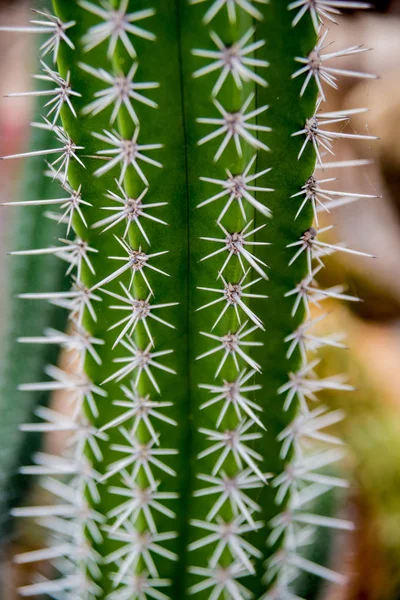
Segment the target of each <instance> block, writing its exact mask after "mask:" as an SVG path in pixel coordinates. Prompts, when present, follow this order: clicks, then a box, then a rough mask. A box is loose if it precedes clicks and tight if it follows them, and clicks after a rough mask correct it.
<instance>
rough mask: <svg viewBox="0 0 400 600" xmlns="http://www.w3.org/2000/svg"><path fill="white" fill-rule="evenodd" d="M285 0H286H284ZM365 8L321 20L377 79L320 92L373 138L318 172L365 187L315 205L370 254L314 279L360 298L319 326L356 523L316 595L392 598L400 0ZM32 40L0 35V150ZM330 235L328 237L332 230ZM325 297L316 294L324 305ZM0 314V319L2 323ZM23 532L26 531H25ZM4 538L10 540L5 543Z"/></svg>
mask: <svg viewBox="0 0 400 600" xmlns="http://www.w3.org/2000/svg"><path fill="white" fill-rule="evenodd" d="M166 1H167V0H166ZM282 1H284V0H282ZM372 3H373V5H374V9H373V10H371V11H368V12H363V13H362V14H357V15H356V14H353V13H352V12H351V11H347V12H346V13H345V14H344V16H343V17H342V18H341V19H340V21H341V26H340V27H337V26H335V25H333V24H332V26H331V28H330V32H329V36H330V41H334V42H335V45H334V48H338V49H340V48H344V47H347V46H350V45H353V44H365V45H366V46H368V47H370V48H372V49H373V51H372V52H366V53H363V54H360V55H356V56H355V57H354V58H352V57H346V59H344V60H345V61H347V64H346V66H344V64H343V59H341V63H340V66H341V67H342V68H346V67H349V68H351V69H356V70H359V71H367V72H370V73H377V74H379V76H380V79H379V80H377V81H375V80H371V81H368V80H367V81H363V80H361V83H360V82H359V81H360V80H358V81H357V80H356V79H350V78H346V79H344V80H341V81H340V92H335V93H333V94H330V95H329V96H328V106H327V107H326V109H325V108H324V110H329V111H333V110H335V111H336V110H341V109H349V108H355V107H360V106H362V107H368V108H369V109H370V111H369V112H368V113H366V114H361V115H359V116H357V117H355V118H354V119H353V121H352V127H353V128H354V130H355V131H357V132H358V133H368V134H369V133H371V134H373V135H379V136H380V138H381V139H380V140H379V141H378V142H372V143H366V142H365V141H363V142H361V143H359V144H358V143H351V144H350V143H349V142H348V141H347V140H345V141H344V142H343V143H342V144H341V145H340V144H339V145H336V146H335V150H336V158H335V160H353V159H367V161H368V164H364V165H363V166H359V167H357V168H352V169H336V170H335V169H334V168H333V169H331V170H329V172H327V174H326V175H325V174H324V175H323V176H324V177H325V176H326V177H338V181H337V182H335V189H340V190H345V191H347V192H357V193H364V194H374V195H377V196H382V197H379V198H376V199H364V200H363V199H361V200H358V201H357V202H353V203H351V204H347V205H344V206H342V207H340V208H336V209H335V210H334V211H332V213H331V214H330V215H327V214H325V213H324V214H321V225H322V226H324V225H328V224H334V225H335V227H334V228H333V229H332V231H331V232H330V238H331V239H332V241H334V242H336V241H343V240H345V241H346V244H347V245H348V246H349V247H351V248H355V249H357V250H361V251H363V252H368V253H371V254H373V255H374V256H376V257H377V258H376V260H366V259H365V258H357V257H355V256H352V255H351V256H350V255H348V254H343V253H336V254H335V255H333V256H331V257H329V260H328V261H327V262H328V263H329V264H328V267H329V268H327V269H325V270H324V271H323V272H321V273H320V283H321V285H322V286H323V287H329V286H333V285H337V284H338V283H340V284H345V285H346V288H347V290H348V293H350V294H351V295H355V296H359V297H360V298H362V299H363V301H362V302H359V303H351V305H350V304H349V305H344V304H340V305H339V304H336V305H333V304H332V306H331V307H329V312H330V315H329V318H328V319H325V320H324V321H323V323H322V324H321V329H323V331H327V332H330V331H335V332H336V331H337V330H341V331H344V332H346V335H347V345H348V349H347V350H346V351H345V352H343V351H342V350H339V351H338V352H337V353H336V351H333V350H332V349H329V352H328V351H327V352H325V354H326V358H327V360H325V361H322V362H321V365H322V367H321V368H322V369H326V374H331V373H332V372H335V373H337V372H339V373H341V372H349V373H350V381H351V383H352V384H353V385H355V387H356V391H355V392H354V393H352V394H346V395H344V394H338V393H329V394H328V393H326V395H325V397H324V398H322V400H323V402H324V403H327V404H330V405H331V406H332V407H341V408H344V409H345V411H346V413H347V419H346V420H345V422H344V423H343V424H342V425H341V432H340V433H341V435H342V436H343V438H344V439H345V441H346V443H347V444H348V445H349V446H350V449H351V452H350V453H349V465H348V467H349V469H351V470H352V473H353V478H354V481H355V482H356V485H355V486H354V488H355V489H354V491H353V493H352V495H351V498H350V499H349V500H348V502H347V503H346V506H344V507H343V511H344V512H345V513H349V514H350V517H351V518H353V519H354V520H355V522H356V525H357V527H356V531H355V532H354V533H351V534H346V536H345V538H343V539H338V540H337V541H336V543H335V544H334V551H333V555H332V556H331V558H330V561H331V562H332V563H334V564H335V565H336V566H338V568H340V569H342V570H345V571H347V572H348V573H349V575H351V576H350V577H349V584H348V585H347V586H345V587H344V588H341V589H340V590H338V589H337V588H335V589H333V588H332V589H329V586H328V587H324V589H323V592H319V593H320V594H321V593H323V597H324V598H329V599H331V598H334V599H335V600H339V599H360V600H361V599H363V600H364V599H365V600H367V599H368V600H370V599H371V600H372V599H374V600H384V599H385V600H389V599H390V600H394V599H397V598H400V0H375V1H374V2H372ZM30 6H31V3H30V2H25V1H18V0H14V1H12V0H2V1H0V24H1V25H7V24H10V25H11V24H12V25H24V24H26V23H27V22H28V21H29V19H30V18H31V13H30ZM33 43H34V40H33V39H32V37H30V36H28V35H22V36H20V35H15V34H13V33H1V35H0V57H1V60H0V155H5V154H13V153H17V152H21V151H23V150H24V149H25V148H26V146H27V143H28V137H29V127H28V126H29V121H30V119H31V117H32V111H33V107H32V103H31V102H30V99H29V98H18V99H15V98H14V99H12V100H11V99H9V98H5V97H4V96H5V94H7V93H9V92H11V91H18V90H29V89H31V85H32V83H31V73H32V72H34V70H33V68H34V66H32V63H33V61H34V58H33V57H34V54H35V52H34V50H33ZM21 168H22V164H21V162H20V161H17V160H15V161H9V162H8V161H7V162H6V163H4V162H3V163H0V202H9V201H12V200H13V199H15V198H16V196H17V194H18V190H19V189H20V181H21V177H22V174H21ZM12 216H13V213H12V210H10V209H9V208H6V207H2V209H1V213H0V315H4V314H5V312H4V304H5V285H4V282H5V277H6V273H7V267H8V261H9V258H8V257H7V254H6V252H7V249H10V247H11V246H12V240H10V235H9V231H10V230H11V220H12ZM331 239H330V240H329V241H331ZM325 307H326V304H325V305H324V308H325ZM4 326H5V324H4V319H0V332H1V330H3V328H4ZM20 543H21V542H20V538H18V537H17V538H16V537H15V536H13V537H12V539H10V540H9V541H8V543H7V544H6V548H5V551H4V554H5V559H4V562H3V564H4V565H5V567H4V568H3V574H2V577H3V581H5V582H6V586H5V592H4V593H5V594H6V596H5V597H4V599H3V597H2V600H13V599H14V598H15V593H14V591H13V590H15V587H16V585H15V581H14V580H15V579H19V578H20V577H21V574H20V573H19V572H17V571H16V568H15V567H14V566H12V565H11V561H9V560H8V556H9V555H11V554H12V553H13V552H14V548H13V547H14V546H15V545H16V544H20ZM22 543H23V542H22ZM11 549H12V550H11Z"/></svg>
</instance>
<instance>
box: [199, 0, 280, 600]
mask: <svg viewBox="0 0 400 600" xmlns="http://www.w3.org/2000/svg"><path fill="white" fill-rule="evenodd" d="M200 1H202V0H191V4H197V3H198V2H200ZM257 1H258V2H259V3H260V4H264V3H266V2H264V0H257ZM256 4H257V2H253V1H251V2H250V1H247V0H217V1H215V2H211V6H210V8H209V9H208V10H207V12H206V14H205V15H204V23H205V24H206V25H207V24H208V23H209V22H210V21H211V20H212V19H213V18H214V16H215V15H217V13H219V12H221V11H222V9H223V8H224V7H226V10H227V17H228V22H229V24H230V25H233V24H234V22H235V20H236V18H237V16H238V13H239V12H242V13H243V12H244V13H245V14H246V13H247V14H248V15H250V16H252V17H253V18H255V19H261V13H260V12H259V10H258V9H257V8H256ZM209 35H210V37H211V39H212V41H213V42H214V44H215V46H216V50H212V51H208V50H199V49H194V50H193V52H192V53H193V54H194V55H195V56H198V57H199V64H200V60H202V59H206V60H207V63H206V64H205V65H204V66H202V67H201V68H199V69H198V70H196V71H195V72H194V73H193V77H194V78H199V77H203V76H206V75H208V74H211V77H212V75H213V74H215V79H216V82H215V84H214V86H213V88H212V89H210V110H211V109H212V107H213V105H214V108H215V109H216V110H217V111H218V113H219V114H220V118H198V119H197V121H198V122H199V123H202V124H205V125H208V126H210V127H212V131H211V133H209V134H208V135H206V136H205V137H203V138H201V139H200V140H199V141H198V145H199V146H202V145H203V144H206V143H208V142H211V141H213V142H214V144H215V142H217V144H216V147H217V150H216V153H215V156H214V162H217V161H218V162H220V163H222V164H223V160H224V152H225V151H226V150H227V149H228V148H231V150H232V151H233V152H236V153H237V156H238V157H239V158H240V157H242V154H243V153H244V149H245V151H246V155H248V150H249V149H253V152H252V155H251V156H252V157H251V159H250V161H248V162H247V163H245V164H244V167H243V169H242V170H241V172H232V171H231V170H229V169H226V170H225V171H226V179H215V178H210V177H207V176H206V175H207V173H204V176H202V177H201V178H200V179H201V181H203V182H205V183H206V184H211V185H214V186H215V188H216V190H215V194H214V195H212V196H210V197H208V198H205V199H204V200H203V201H202V202H200V203H199V204H198V208H199V209H200V210H202V208H203V207H205V206H207V205H209V204H214V203H215V205H218V207H220V214H219V217H218V219H217V223H216V225H217V227H218V228H219V229H220V230H221V234H222V235H220V236H216V237H202V238H201V239H202V240H204V241H205V242H206V243H207V246H208V243H209V242H211V243H212V244H213V250H212V251H211V252H210V253H209V254H206V255H205V256H204V257H203V258H202V260H203V261H204V260H207V261H208V260H209V259H213V258H215V257H216V258H218V257H219V256H220V257H221V261H220V264H221V266H220V267H219V269H217V270H216V272H215V278H216V283H214V284H213V285H210V286H209V287H199V288H198V289H199V290H202V291H203V292H208V293H209V294H208V295H209V301H207V302H206V303H205V304H203V305H202V306H200V307H199V308H198V309H197V310H204V312H206V311H208V310H209V309H210V308H211V307H215V306H218V307H221V310H220V312H219V313H218V314H217V317H216V319H215V320H214V323H213V322H211V324H210V329H209V330H208V331H201V332H199V333H200V334H201V335H202V336H204V337H206V338H209V340H210V349H209V350H207V351H205V352H204V353H202V354H201V355H200V356H198V357H197V360H200V361H203V360H204V361H206V360H209V357H213V358H214V362H215V378H216V381H214V382H212V383H204V384H201V385H200V388H201V389H202V390H204V391H205V392H208V394H209V398H207V397H206V398H205V400H204V402H203V403H202V404H201V406H200V410H201V411H204V413H205V415H207V413H209V412H211V411H212V414H211V416H210V417H209V419H208V420H209V421H210V422H211V423H213V425H212V427H213V428H212V429H211V428H206V427H201V428H200V429H199V433H200V434H201V435H202V436H203V439H204V444H203V446H204V450H202V451H201V452H200V453H199V454H198V456H197V458H198V460H199V472H198V473H197V478H198V480H199V481H200V482H201V486H200V487H199V489H196V490H195V491H194V497H195V498H205V499H207V500H211V501H212V504H211V507H210V505H209V504H206V506H209V509H207V510H205V511H204V516H203V517H202V518H201V519H193V520H191V522H190V524H191V526H192V532H193V537H192V541H191V543H190V544H189V547H188V549H189V551H190V552H193V558H192V561H191V562H192V563H193V562H196V561H197V558H195V557H196V551H198V550H202V549H204V550H205V551H206V552H207V556H208V559H207V560H204V562H203V563H202V564H199V565H197V566H195V567H192V568H190V572H191V573H192V574H193V579H194V581H195V580H199V579H200V581H199V582H198V583H194V584H193V585H192V586H191V587H190V588H189V590H188V593H189V594H190V595H192V594H193V595H194V594H197V593H200V592H203V593H204V592H205V591H206V592H207V594H209V596H207V597H210V598H213V599H215V600H218V599H221V600H228V598H229V599H230V598H232V599H234V600H239V599H240V600H241V599H243V598H250V597H252V595H251V593H250V592H249V590H248V589H247V588H246V587H245V586H244V585H243V584H242V583H241V581H240V579H241V578H242V577H246V576H249V575H254V574H255V567H254V561H255V560H260V559H261V558H262V556H263V554H262V552H261V551H260V549H259V548H256V547H255V546H253V545H252V544H251V543H250V542H249V541H248V539H247V538H248V534H249V533H250V532H252V531H257V530H258V529H260V528H261V527H264V526H265V524H264V523H263V522H261V521H260V520H259V518H257V513H259V511H260V506H259V505H258V504H257V503H256V502H255V501H254V499H253V498H252V493H253V491H254V490H258V489H259V488H261V487H263V486H265V485H266V484H267V479H268V478H269V474H267V473H264V472H263V468H262V466H261V461H262V460H263V457H262V456H261V455H260V454H259V453H258V452H256V451H255V450H254V449H253V441H255V440H259V439H261V438H262V437H263V433H264V431H265V427H264V425H263V423H262V420H261V413H262V408H261V406H259V405H258V404H256V403H255V402H254V401H253V400H252V399H251V396H252V395H253V393H254V392H255V391H257V390H259V389H260V388H261V386H260V385H259V384H258V383H254V379H255V377H256V375H257V373H258V372H260V371H261V366H260V365H259V364H258V363H257V362H256V361H255V360H254V359H253V358H252V357H251V350H252V348H254V347H255V346H262V342H257V341H254V340H253V339H252V337H253V334H254V332H255V331H256V330H257V329H261V330H264V324H263V323H262V320H261V319H260V317H259V315H257V314H255V312H254V311H253V310H252V308H250V302H251V299H253V298H258V299H266V298H267V296H266V295H263V294H259V293H257V287H256V286H257V283H259V282H261V281H262V280H265V279H267V278H268V277H267V274H266V270H267V268H268V265H266V264H265V263H264V262H262V261H261V260H260V259H259V258H258V257H257V256H256V252H255V249H256V248H257V247H258V246H265V245H268V242H267V241H258V242H255V241H254V236H255V234H256V233H259V232H261V231H265V230H264V228H265V223H264V224H262V225H259V226H258V227H254V224H253V219H252V218H251V217H250V216H249V215H254V214H255V212H257V213H259V214H260V215H261V216H262V217H263V218H265V219H267V218H269V217H271V211H270V210H269V208H268V206H267V205H266V204H265V196H266V195H267V193H269V192H273V191H274V190H272V189H271V188H269V187H265V184H264V183H263V179H264V178H265V176H266V175H267V173H268V172H269V170H270V169H265V170H263V171H260V172H256V170H255V163H256V158H257V152H265V151H267V150H268V146H267V145H266V143H265V142H264V139H265V137H266V136H264V133H266V132H269V131H271V130H270V128H269V127H266V126H265V125H260V124H258V123H257V122H256V121H255V122H254V124H253V120H255V119H256V117H257V116H258V115H261V114H263V113H264V112H265V111H266V110H267V109H268V106H261V107H260V108H256V109H255V108H254V106H253V101H254V98H255V93H254V92H251V93H250V94H247V95H246V94H245V95H244V96H243V97H242V105H241V106H240V107H239V108H238V110H237V111H236V112H230V111H229V110H228V109H227V108H226V107H225V106H224V104H223V101H222V100H221V97H222V93H221V92H222V91H223V89H224V88H225V86H226V85H227V83H228V82H229V83H230V84H232V82H233V84H234V85H235V87H236V88H238V89H239V90H242V89H243V87H244V84H245V83H247V85H248V84H249V83H251V84H252V87H253V89H256V87H257V86H263V87H265V86H266V85H267V82H266V80H265V79H264V76H260V75H259V74H258V73H256V69H260V70H262V73H263V74H264V69H265V68H266V67H267V66H268V63H267V61H264V60H257V59H256V58H254V52H255V51H256V50H257V49H259V48H261V47H262V46H263V45H264V44H265V41H264V40H258V41H256V42H253V43H249V42H250V40H251V38H252V36H253V35H254V28H253V27H250V28H249V29H248V31H247V32H245V33H244V34H243V35H242V36H241V37H240V39H238V40H237V41H234V42H233V43H232V44H229V45H228V44H226V42H225V40H223V39H221V38H220V36H219V35H218V33H216V32H214V31H211V30H209ZM243 100H244V102H243ZM260 137H262V139H260ZM219 138H221V141H220V142H219ZM256 193H257V196H258V198H257V199H256V198H255V194H256ZM233 209H235V211H236V214H238V215H239V220H241V224H240V226H239V227H238V229H237V230H236V231H232V230H230V229H229V225H228V223H229V217H230V216H231V214H232V212H233ZM231 222H232V221H231ZM238 222H239V221H238ZM205 247H206V244H205ZM236 266H237V269H236V270H237V271H238V273H239V276H238V277H237V279H236V280H234V281H230V280H229V279H228V275H227V273H229V272H232V271H233V268H234V267H236ZM240 272H241V274H240ZM210 283H211V282H210ZM253 286H254V291H253ZM229 317H230V319H229ZM229 321H230V322H231V324H232V326H231V327H230V328H229V329H227V330H226V331H225V332H224V331H223V329H224V326H225V328H228V325H227V324H226V323H229ZM223 324H224V325H223ZM217 326H218V328H219V331H220V333H219V334H218V335H216V334H215V333H214V331H213V330H214V329H215V328H216V327H217ZM235 371H236V375H235V374H234V373H235ZM214 423H215V425H214ZM210 459H211V460H212V462H211V465H210ZM207 460H208V466H206V464H204V467H203V470H202V467H201V465H202V461H205V462H206V461H207ZM208 469H210V470H211V473H210V471H209V470H208ZM203 510H204V509H203Z"/></svg>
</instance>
